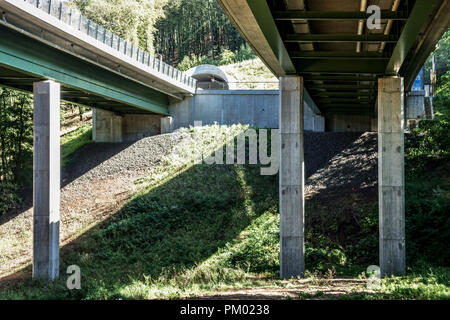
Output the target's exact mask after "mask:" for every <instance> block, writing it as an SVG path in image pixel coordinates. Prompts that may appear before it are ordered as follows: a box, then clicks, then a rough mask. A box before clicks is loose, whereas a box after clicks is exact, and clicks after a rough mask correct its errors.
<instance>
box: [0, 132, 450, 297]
mask: <svg viewBox="0 0 450 320" xmlns="http://www.w3.org/2000/svg"><path fill="white" fill-rule="evenodd" d="M218 128H219V127H218V126H210V127H206V128H205V129H204V140H205V141H206V142H207V143H212V142H213V141H214V133H213V132H214V130H217V129H218ZM222 129H223V130H229V131H230V132H231V133H233V134H237V133H238V132H240V131H241V130H243V129H245V128H244V127H240V126H234V127H229V128H222ZM88 130H89V129H88ZM88 130H86V131H84V133H83V131H82V132H81V133H79V134H78V135H75V136H78V137H80V136H83V135H84V134H86V132H88ZM186 132H187V133H189V134H191V133H192V131H186ZM191 147H192V146H191V145H190V144H189V143H188V144H187V145H185V146H184V148H188V149H189V148H191ZM206 148H207V150H213V149H214V148H212V149H211V146H210V145H207V147H206ZM178 151H179V150H178ZM184 158H185V155H184V154H183V152H181V153H180V152H177V153H174V154H173V155H171V156H169V157H167V159H165V162H164V163H162V164H161V165H160V166H157V167H154V168H150V169H149V170H150V171H151V172H150V174H149V175H148V176H146V177H142V178H141V179H139V180H138V181H136V184H137V185H138V187H139V191H138V192H137V193H136V194H135V195H134V196H133V197H132V199H131V200H130V201H129V202H128V203H127V204H126V205H125V207H124V208H123V209H122V210H121V211H120V212H118V213H117V214H115V215H113V216H112V217H111V218H110V219H109V220H108V221H106V222H104V223H102V224H100V225H98V226H96V227H94V228H93V229H91V230H89V231H87V232H86V233H85V234H83V235H82V236H81V237H79V238H78V239H77V240H75V241H74V243H73V244H72V246H71V248H70V249H68V248H63V250H62V258H61V262H62V266H61V279H59V280H57V281H55V282H53V283H46V282H37V281H32V280H21V281H19V282H16V283H11V284H3V285H1V284H0V299H151V298H164V299H176V298H181V297H189V296H197V295H201V294H203V293H206V292H220V291H221V290H227V289H240V288H249V287H261V286H264V287H277V288H284V287H291V286H295V285H296V284H295V280H293V281H292V282H281V281H280V280H278V277H279V236H280V234H279V214H278V177H277V176H262V175H260V167H259V166H257V165H246V166H241V165H206V164H200V165H189V164H186V162H184V161H183V159H184ZM414 190H415V191H414ZM414 190H413V192H419V190H416V189H414ZM410 192H411V191H410ZM420 192H421V191H420ZM325 209H326V208H322V209H321V210H325ZM306 210H307V215H308V214H311V213H312V211H311V210H318V209H317V208H314V207H307V209H306ZM436 210H438V209H436ZM439 210H440V209H439ZM335 215H336V216H339V212H338V211H336V212H333V213H330V214H329V216H328V217H329V219H328V220H329V221H330V223H329V230H328V229H327V230H325V232H324V233H327V234H330V235H332V234H333V232H335V229H336V228H338V229H339V228H340V227H341V226H340V225H338V226H336V225H335V224H336V223H337V221H338V220H334V219H335V217H334V216H335ZM435 215H437V213H435ZM358 218H359V223H360V230H359V234H358V235H357V236H356V237H355V238H354V240H353V242H350V244H351V245H350V244H349V243H338V242H336V241H335V239H332V238H329V237H327V236H324V235H320V232H323V231H324V230H323V229H319V227H317V226H312V227H311V230H310V232H308V233H307V235H306V248H305V258H306V264H307V265H306V267H307V273H306V276H307V277H308V278H309V279H310V281H311V283H312V284H313V285H320V286H321V287H320V288H319V289H317V290H318V291H316V292H311V293H305V294H301V293H299V294H298V298H302V299H305V298H314V299H320V298H326V297H327V294H326V286H327V285H328V284H329V283H330V281H331V280H332V279H333V277H334V276H335V275H336V274H338V275H350V276H357V275H358V274H361V273H362V272H363V271H364V270H365V269H366V267H367V266H368V265H369V264H367V263H370V262H373V263H370V264H377V261H376V260H375V261H373V260H372V259H376V256H377V252H378V251H377V250H376V248H377V238H376V237H375V238H373V237H372V235H373V234H374V233H375V234H376V233H377V208H376V207H375V206H368V207H367V208H363V209H362V210H361V212H359V213H358ZM333 221H334V222H333ZM427 221H428V222H427V223H432V222H433V221H434V220H433V219H432V220H427ZM433 227H436V226H433ZM321 228H323V226H321ZM429 228H431V226H429ZM333 230H334V231H333ZM328 231H329V232H328ZM347 232H351V233H353V232H354V230H353V229H349V230H348V231H347ZM446 243H448V242H446ZM444 244H445V243H444ZM367 245H370V246H371V247H370V248H371V249H370V250H369V249H367V248H366V251H364V250H363V249H364V248H365V246H367ZM440 250H441V249H440ZM368 251H373V252H372V253H370V254H368V253H367V252H368ZM374 257H375V258H374ZM69 265H78V266H79V267H80V268H81V290H72V291H70V290H68V289H67V288H66V286H65V285H66V284H65V281H66V279H67V275H66V274H65V270H66V269H67V267H68V266H69ZM449 272H450V271H449V268H437V267H430V265H429V264H428V262H426V263H422V265H420V264H418V263H416V264H415V267H414V268H413V269H410V270H408V274H407V275H406V276H404V277H393V278H389V279H385V280H383V281H382V285H381V287H380V288H379V289H377V290H376V291H375V292H371V293H365V292H355V293H354V294H348V295H346V296H345V297H343V298H351V299H448V297H449V282H448V281H449V274H450V273H449ZM322 277H323V279H322ZM330 279H331V280H330Z"/></svg>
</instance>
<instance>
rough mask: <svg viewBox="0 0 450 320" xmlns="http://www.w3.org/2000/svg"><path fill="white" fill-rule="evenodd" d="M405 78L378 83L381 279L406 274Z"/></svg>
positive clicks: (381, 79)
mask: <svg viewBox="0 0 450 320" xmlns="http://www.w3.org/2000/svg"><path fill="white" fill-rule="evenodd" d="M404 99H405V95H404V84H403V78H398V77H389V78H380V79H379V80H378V185H379V187H378V188H379V190H378V196H379V226H380V247H379V249H380V268H381V276H387V275H393V274H403V273H405V271H406V262H405V182H404V180H405V177H404V121H403V117H404Z"/></svg>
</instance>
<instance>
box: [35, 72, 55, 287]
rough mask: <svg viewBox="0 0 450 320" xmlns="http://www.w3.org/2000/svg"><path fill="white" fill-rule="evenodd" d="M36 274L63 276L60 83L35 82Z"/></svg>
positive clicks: (41, 275)
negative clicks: (60, 225)
mask: <svg viewBox="0 0 450 320" xmlns="http://www.w3.org/2000/svg"><path fill="white" fill-rule="evenodd" d="M33 94H34V164H33V165H34V168H33V179H34V181H33V208H34V209H33V278H34V279H49V280H53V279H56V278H58V277H59V221H60V216H59V208H60V170H61V169H60V168H61V166H60V118H59V113H60V84H59V83H56V82H53V81H43V82H36V83H34V87H33Z"/></svg>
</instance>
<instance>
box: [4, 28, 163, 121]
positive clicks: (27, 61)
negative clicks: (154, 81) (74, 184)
mask: <svg viewBox="0 0 450 320" xmlns="http://www.w3.org/2000/svg"><path fill="white" fill-rule="evenodd" d="M0 39H1V40H0V67H4V68H8V69H12V70H15V71H20V72H21V73H22V74H24V75H26V76H31V77H33V78H42V79H52V80H54V81H57V82H59V83H61V84H62V85H63V86H65V87H69V88H74V89H77V90H80V91H83V92H88V93H90V94H92V95H95V96H99V97H103V98H106V99H107V100H108V99H111V100H114V101H116V102H119V103H120V104H123V105H128V106H132V107H134V108H137V109H140V110H141V111H146V112H154V113H159V114H168V105H169V99H168V97H167V95H165V94H163V93H161V92H159V91H156V90H154V89H151V88H149V87H146V86H144V85H142V84H139V83H136V82H134V81H132V80H130V79H127V78H125V77H122V76H120V75H118V74H117V73H114V72H111V71H108V70H107V69H104V68H101V67H99V66H96V65H94V64H91V63H89V62H86V61H83V60H81V59H79V58H77V57H75V56H73V55H70V54H68V53H65V52H63V51H60V50H57V49H55V48H53V47H50V46H48V45H46V44H44V43H42V42H40V41H38V40H35V39H32V38H29V37H26V36H24V35H23V34H21V33H19V32H16V31H14V30H11V29H9V28H7V27H5V26H4V25H0ZM0 77H1V75H0ZM74 102H76V101H74Z"/></svg>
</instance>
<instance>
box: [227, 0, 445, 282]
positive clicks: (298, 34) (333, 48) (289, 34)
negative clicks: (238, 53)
mask: <svg viewBox="0 0 450 320" xmlns="http://www.w3.org/2000/svg"><path fill="white" fill-rule="evenodd" d="M218 2H219V3H220V5H221V6H222V8H223V9H224V11H225V12H226V13H227V15H228V16H229V17H230V19H231V20H232V21H233V22H234V24H235V25H236V27H237V28H238V30H239V31H240V32H241V34H242V35H243V36H244V37H245V38H246V40H247V41H248V42H249V43H250V45H251V46H252V47H253V49H254V50H255V52H257V54H258V55H259V56H260V57H261V59H262V60H263V61H264V62H265V64H266V65H267V66H268V67H269V68H270V69H271V70H272V71H273V73H274V74H275V75H277V76H278V77H279V78H280V101H281V103H280V125H279V127H280V130H281V138H280V147H281V150H280V178H279V183H280V185H279V190H280V193H279V194H280V274H281V277H283V278H289V277H297V276H302V275H303V272H304V268H305V261H304V235H305V230H304V161H303V135H304V133H303V132H304V128H303V121H302V120H303V113H304V105H303V103H304V99H303V93H304V88H306V89H307V91H308V92H309V94H310V96H311V98H312V99H313V100H314V102H315V103H316V105H317V107H318V108H319V109H320V110H321V112H322V113H323V114H325V116H326V117H327V116H329V115H333V116H334V115H337V116H341V117H344V116H346V115H348V114H351V115H356V116H364V115H369V116H371V115H373V116H375V115H377V118H378V150H379V153H378V157H379V158H378V168H379V171H378V172H379V175H378V186H379V228H380V233H379V265H380V269H381V275H382V276H384V275H391V274H401V273H404V272H405V271H406V261H405V257H406V254H405V252H406V251H405V189H404V114H405V110H404V107H405V94H406V93H407V91H408V90H409V89H410V88H411V85H412V83H413V81H414V79H415V77H416V75H417V73H418V71H419V70H420V69H421V67H422V65H423V64H424V62H425V61H426V59H427V57H428V56H429V54H430V53H431V52H432V51H433V50H434V48H435V45H436V43H437V42H438V41H439V39H440V37H441V36H442V34H443V33H444V32H445V31H446V30H447V28H448V26H449V24H450V14H449V12H450V4H449V1H447V0H380V1H372V0H334V1H329V0H289V1H287V0H285V1H279V0H218ZM369 5H377V6H378V8H379V9H381V17H380V18H381V21H380V22H381V23H380V25H379V26H376V27H375V28H372V27H370V28H369V23H368V20H370V19H369V18H370V17H371V15H372V12H369V13H366V10H367V8H368V6H369Z"/></svg>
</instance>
